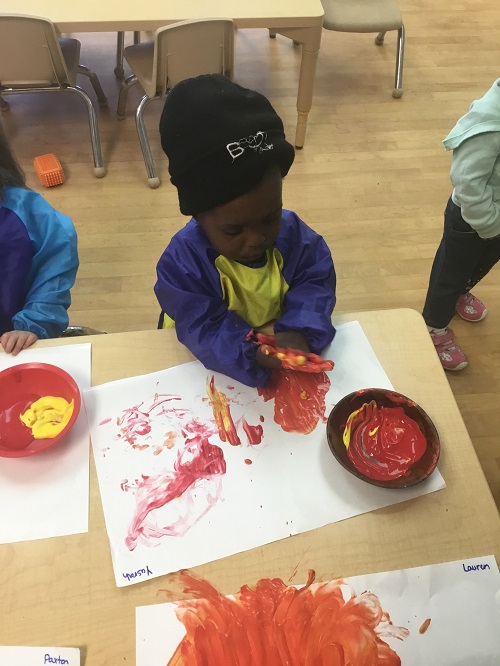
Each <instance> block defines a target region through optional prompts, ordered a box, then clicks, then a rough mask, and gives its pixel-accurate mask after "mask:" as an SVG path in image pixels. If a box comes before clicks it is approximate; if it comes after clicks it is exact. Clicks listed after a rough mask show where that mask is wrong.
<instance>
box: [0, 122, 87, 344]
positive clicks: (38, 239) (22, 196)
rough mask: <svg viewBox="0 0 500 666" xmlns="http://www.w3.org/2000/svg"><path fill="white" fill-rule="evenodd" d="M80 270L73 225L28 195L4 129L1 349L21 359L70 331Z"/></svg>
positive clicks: (0, 157)
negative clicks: (71, 307)
mask: <svg viewBox="0 0 500 666" xmlns="http://www.w3.org/2000/svg"><path fill="white" fill-rule="evenodd" d="M77 269H78V253H77V240H76V232H75V228H74V227H73V223H72V222H71V220H70V219H69V218H68V217H66V216H65V215H63V214H62V213H59V212H58V211H56V210H54V208H52V206H50V205H49V204H48V203H47V202H46V201H45V199H44V198H43V197H42V196H40V195H39V194H37V193H36V192H32V191H31V190H28V189H26V184H25V178H24V174H23V173H22V171H21V169H20V167H19V166H18V164H17V163H16V160H15V158H14V156H13V154H12V152H11V150H10V147H9V145H8V143H7V140H6V138H5V136H4V134H3V132H2V130H1V128H0V346H1V347H3V349H4V351H5V352H7V353H12V354H14V355H16V354H18V353H19V352H20V351H21V350H22V349H26V348H27V347H30V346H31V345H33V344H34V343H35V342H36V341H37V340H38V339H39V338H56V337H59V336H60V335H61V333H62V332H63V330H64V329H65V328H66V327H67V325H68V315H67V312H66V311H67V309H68V307H69V305H70V301H71V299H70V288H71V287H72V286H73V284H74V282H75V277H76V271H77Z"/></svg>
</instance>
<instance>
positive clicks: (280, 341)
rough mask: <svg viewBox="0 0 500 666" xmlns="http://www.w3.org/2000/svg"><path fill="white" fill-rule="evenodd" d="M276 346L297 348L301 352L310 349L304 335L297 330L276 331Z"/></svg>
mask: <svg viewBox="0 0 500 666" xmlns="http://www.w3.org/2000/svg"><path fill="white" fill-rule="evenodd" d="M276 346H277V347H283V348H284V349H297V350H299V351H303V352H310V351H311V350H310V349H309V343H308V342H307V338H306V336H305V335H304V334H303V333H299V332H298V331H282V332H281V333H276Z"/></svg>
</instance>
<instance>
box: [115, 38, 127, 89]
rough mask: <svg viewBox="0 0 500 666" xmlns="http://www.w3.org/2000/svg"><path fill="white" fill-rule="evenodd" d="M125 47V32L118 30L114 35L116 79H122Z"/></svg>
mask: <svg viewBox="0 0 500 666" xmlns="http://www.w3.org/2000/svg"><path fill="white" fill-rule="evenodd" d="M124 48H125V33H124V32H118V33H117V36H116V67H115V76H116V78H117V79H123V77H124V75H125V73H124V71H123V50H124Z"/></svg>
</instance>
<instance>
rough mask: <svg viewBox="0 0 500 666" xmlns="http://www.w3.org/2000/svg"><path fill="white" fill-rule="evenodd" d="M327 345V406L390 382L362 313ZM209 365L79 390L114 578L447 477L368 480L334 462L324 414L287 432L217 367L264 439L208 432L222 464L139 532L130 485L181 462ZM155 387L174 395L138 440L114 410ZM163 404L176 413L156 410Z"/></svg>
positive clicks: (249, 544) (204, 558) (278, 532)
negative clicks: (379, 483)
mask: <svg viewBox="0 0 500 666" xmlns="http://www.w3.org/2000/svg"><path fill="white" fill-rule="evenodd" d="M325 356H326V357H327V358H332V359H333V360H334V361H335V364H336V365H335V368H334V370H333V372H332V373H331V382H332V388H331V389H330V392H329V393H328V394H327V396H326V412H327V413H328V412H329V411H330V409H331V407H332V405H333V404H334V403H335V402H337V401H338V400H339V399H340V398H341V397H342V396H344V395H346V394H348V393H350V392H351V391H355V390H357V389H360V388H366V387H377V386H378V387H385V388H392V386H391V384H390V382H389V380H388V378H387V375H386V374H385V372H384V370H383V369H382V367H381V365H380V363H379V362H378V360H377V358H376V356H375V354H374V352H373V350H372V348H371V346H370V344H369V342H368V340H367V339H366V336H365V335H364V333H363V331H362V329H361V327H360V325H359V323H357V322H353V323H349V324H346V325H343V326H340V327H339V328H338V331H337V335H336V337H335V340H334V342H333V344H332V346H331V348H330V349H329V350H327V352H326V353H325ZM212 375H213V373H211V372H209V371H207V370H206V369H205V368H204V367H203V366H202V365H201V364H200V363H198V362H194V363H188V364H186V365H183V366H178V367H176V368H171V369H170V370H165V371H162V372H157V373H153V374H150V375H143V376H140V377H132V378H130V379H125V380H120V381H117V382H112V383H110V384H106V385H102V386H98V387H95V388H92V389H90V390H89V391H86V392H84V400H85V406H86V410H87V414H88V417H89V423H90V430H91V437H92V443H93V449H94V457H95V460H96V466H97V473H98V478H99V486H100V490H101V496H102V501H103V507H104V515H105V519H106V526H107V531H108V535H109V539H110V543H111V554H112V558H113V565H114V570H115V578H116V584H117V585H118V586H123V585H129V584H132V583H137V582H140V581H141V580H144V579H145V578H149V577H154V576H160V575H162V574H165V573H168V572H171V571H176V570H178V569H181V568H186V567H194V566H196V565H199V564H202V563H205V562H210V561H212V560H216V559H219V558H222V557H225V556H227V555H231V554H233V553H237V552H241V551H244V550H249V549H250V548H254V547H257V546H260V545H262V544H265V543H269V542H271V541H275V540H277V539H282V538H284V537H287V536H290V535H293V534H298V533H300V532H305V531H307V530H311V529H314V528H317V527H321V526H323V525H326V524H328V523H332V522H336V521H339V520H343V519H345V518H350V517H351V516H356V515H358V514H360V513H365V512H367V511H372V510H374V509H377V508H380V507H384V506H388V505H390V504H395V503H397V502H403V501H405V500H407V499H410V498H413V497H417V496H419V495H423V494H426V493H430V492H433V491H435V490H438V489H441V488H443V487H444V481H443V479H442V477H441V475H440V474H439V472H437V470H436V472H434V474H433V475H432V476H431V477H430V479H428V480H427V481H425V482H424V483H422V484H419V485H417V486H414V487H412V488H408V489H405V490H387V489H384V488H379V487H375V486H371V485H369V484H367V483H365V482H363V481H361V480H359V479H357V478H355V477H354V476H353V475H351V474H350V473H349V472H347V471H346V470H344V469H343V468H342V467H341V466H340V465H339V464H338V463H337V461H336V460H335V459H334V457H333V455H332V454H331V452H330V449H329V447H328V444H327V440H326V428H325V426H324V424H323V423H322V422H320V424H319V425H318V426H317V427H316V429H315V430H314V432H312V433H310V434H309V435H307V436H305V435H302V434H297V433H287V432H284V431H283V430H282V429H281V428H280V427H279V426H278V425H277V424H276V423H275V422H274V420H273V411H274V402H272V401H270V402H267V403H264V402H263V400H262V398H261V397H259V396H258V395H257V391H256V390H255V389H249V388H248V387H245V386H243V385H242V384H238V383H237V382H234V381H233V380H230V379H229V378H227V377H224V376H223V375H218V374H215V385H216V387H217V388H218V389H219V390H220V391H223V392H224V393H225V394H226V395H227V396H228V398H230V399H231V400H232V402H231V403H230V405H231V413H232V416H233V419H234V421H235V422H237V421H238V420H239V419H240V418H241V417H242V416H243V415H244V416H245V418H246V420H247V421H248V423H249V424H250V425H254V426H255V425H259V424H261V423H262V421H261V417H263V419H264V421H263V423H262V426H263V429H264V436H263V439H262V443H261V444H259V445H256V446H249V445H248V443H247V440H246V439H245V437H244V435H243V434H242V433H241V430H239V432H240V435H241V441H242V445H241V446H231V445H230V444H228V443H227V442H226V443H222V442H221V441H220V439H219V437H218V435H217V433H215V434H214V435H213V436H212V437H211V438H210V443H211V444H214V445H217V446H220V448H222V450H223V455H224V458H225V463H226V468H227V470H226V473H225V474H222V475H217V476H214V477H212V478H211V479H210V480H206V481H200V482H198V483H196V484H194V485H193V486H192V487H191V488H190V489H189V490H188V491H186V493H185V494H184V495H182V496H181V498H180V499H176V500H173V501H172V502H169V503H167V504H165V505H164V506H163V507H162V508H157V509H155V510H154V511H152V512H151V513H150V514H149V515H147V516H146V518H145V519H144V521H143V522H142V527H143V528H144V530H145V531H146V532H147V531H151V530H153V531H155V530H156V531H158V529H159V528H158V526H160V529H161V528H166V527H168V526H173V529H170V530H169V529H164V531H165V532H166V534H165V535H164V536H161V538H156V537H154V536H152V537H148V538H144V535H142V536H140V537H139V539H137V540H136V536H137V530H136V529H134V528H132V524H133V516H134V514H135V513H136V497H135V495H137V497H138V498H140V499H141V498H144V493H145V491H144V486H145V484H146V485H147V484H149V483H151V481H152V480H154V481H155V484H156V485H157V486H158V487H159V488H161V487H165V485H166V483H167V482H168V476H166V474H168V473H169V472H172V471H173V470H174V467H175V465H178V462H176V461H177V456H178V455H179V453H178V452H179V449H180V450H182V448H183V447H184V446H185V444H184V439H183V437H182V435H181V432H182V429H183V428H184V429H185V427H186V424H187V423H188V422H189V420H190V419H191V418H192V417H193V415H195V416H196V418H198V419H199V421H200V422H202V423H207V424H208V423H212V424H213V413H212V409H211V407H210V405H209V403H208V401H207V397H206V395H207V394H206V382H207V378H210V377H212ZM155 394H160V395H159V400H163V399H166V400H169V396H170V397H172V396H173V397H177V399H176V400H169V401H168V402H166V403H164V405H163V406H160V407H158V408H157V409H156V410H153V413H154V414H156V415H157V416H155V418H153V419H152V422H151V423H150V424H149V425H148V427H151V428H152V430H151V432H150V433H149V434H146V435H144V436H143V437H136V441H135V445H136V446H137V445H139V446H144V447H146V448H144V449H143V450H139V449H137V448H133V447H132V446H131V445H130V443H128V442H127V441H125V439H124V438H123V436H122V438H121V439H118V438H117V437H118V436H119V435H120V432H121V430H122V428H123V423H122V424H121V425H117V418H119V417H121V416H122V415H123V413H124V410H125V409H127V408H130V407H131V406H133V405H139V404H141V403H142V406H141V407H140V408H139V410H142V411H143V412H144V411H145V410H147V409H148V407H149V406H150V405H151V404H152V402H153V396H154V395H155ZM164 394H165V395H166V397H165V395H164ZM162 396H163V397H162ZM163 407H165V409H166V410H171V409H172V408H174V409H177V413H173V412H171V411H170V412H169V413H167V414H166V415H159V412H160V411H161V409H163ZM125 423H126V421H125ZM172 432H173V433H174V434H175V435H176V436H175V438H174V440H173V442H174V443H175V446H174V448H172V449H167V448H166V447H165V446H162V444H163V442H164V440H166V439H168V437H169V436H171V435H169V433H172ZM121 434H122V435H123V433H121ZM125 434H126V433H125ZM183 460H184V461H185V460H186V456H184V458H183ZM245 461H246V462H245ZM248 461H251V464H248ZM165 470H166V472H165ZM161 474H163V477H161ZM156 477H158V478H156ZM138 485H140V486H142V490H141V491H137V486H138ZM142 517H143V518H144V516H142ZM172 532H175V534H176V536H171V534H172Z"/></svg>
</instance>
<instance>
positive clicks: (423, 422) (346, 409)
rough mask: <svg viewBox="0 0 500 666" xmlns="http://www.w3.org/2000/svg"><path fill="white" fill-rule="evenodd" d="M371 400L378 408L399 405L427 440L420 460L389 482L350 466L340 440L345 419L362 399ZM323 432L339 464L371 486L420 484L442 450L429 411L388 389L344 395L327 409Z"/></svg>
mask: <svg viewBox="0 0 500 666" xmlns="http://www.w3.org/2000/svg"><path fill="white" fill-rule="evenodd" d="M371 400H375V402H376V403H377V406H378V407H396V406H397V407H402V408H403V409H404V411H405V414H407V415H408V416H409V417H410V418H412V419H413V420H414V421H416V423H417V424H418V427H419V428H420V430H421V431H422V433H423V434H424V436H425V439H426V442H427V447H426V449H425V453H424V455H423V456H422V457H421V458H420V460H417V462H415V463H414V464H413V465H412V466H411V467H410V468H409V469H408V471H407V472H406V474H404V475H403V476H400V477H399V478H397V479H391V480H389V481H379V480H375V479H371V478H369V477H368V476H365V475H364V474H362V473H361V472H360V471H359V470H358V469H357V468H356V467H355V466H354V465H353V463H352V462H351V460H350V458H349V457H348V455H347V450H346V447H345V445H344V442H343V439H342V436H343V434H344V429H345V424H346V422H347V419H348V418H349V415H350V414H351V413H352V412H354V411H355V410H356V409H359V408H360V407H361V406H362V405H363V404H364V403H365V402H370V401H371ZM326 434H327V439H328V445H329V447H330V450H331V452H332V453H333V455H334V456H335V458H336V459H337V461H338V462H339V463H340V464H341V465H342V467H345V469H346V470H348V471H349V472H351V474H354V476H357V477H358V479H362V480H363V481H366V482H367V483H371V484H372V485H374V486H381V487H382V488H408V487H409V486H414V485H416V484H417V483H421V482H422V481H424V479H427V477H429V476H430V475H431V474H432V472H433V471H434V470H435V469H436V466H437V463H438V460H439V454H440V450H441V447H440V443H439V435H438V433H437V430H436V427H435V426H434V423H433V422H432V421H431V419H430V417H429V416H428V414H426V412H424V410H423V409H422V408H421V407H419V406H418V405H417V403H416V402H414V401H413V400H411V399H410V398H407V397H406V396H405V395H402V394H401V393H396V392H395V391H389V390H388V389H380V388H368V389H362V390H361V391H356V392H355V393H349V395H346V396H345V397H344V398H342V400H340V401H339V402H338V403H337V404H336V405H335V407H334V408H333V410H332V411H331V412H330V416H329V417H328V423H327V425H326Z"/></svg>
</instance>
